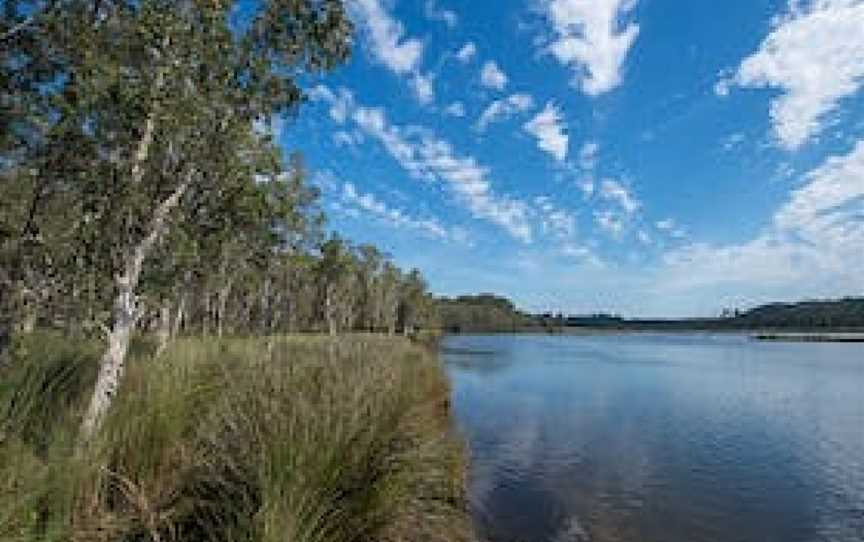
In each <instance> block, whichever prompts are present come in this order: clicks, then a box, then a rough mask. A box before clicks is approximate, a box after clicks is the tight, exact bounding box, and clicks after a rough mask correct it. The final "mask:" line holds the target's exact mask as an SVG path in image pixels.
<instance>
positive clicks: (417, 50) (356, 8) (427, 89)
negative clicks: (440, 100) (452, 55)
mask: <svg viewBox="0 0 864 542" xmlns="http://www.w3.org/2000/svg"><path fill="white" fill-rule="evenodd" d="M348 6H349V9H350V10H351V12H352V14H353V15H354V18H355V19H356V20H358V21H359V26H361V27H362V28H363V29H365V36H366V44H367V47H368V49H369V51H370V53H371V55H372V57H373V58H374V59H375V60H376V61H377V62H378V63H380V64H381V65H383V66H385V67H386V68H387V69H389V70H390V71H392V72H393V73H395V74H396V75H398V76H401V77H410V79H409V81H408V83H409V85H410V86H411V89H412V90H413V91H414V95H415V96H416V97H417V100H418V101H419V102H420V103H421V104H422V105H428V104H430V103H432V102H433V101H434V100H435V88H434V86H433V84H432V83H433V81H432V77H431V76H430V75H428V74H426V75H424V74H423V73H421V63H422V60H423V50H424V48H425V46H424V43H423V41H421V40H419V39H417V38H409V37H406V35H405V27H404V25H403V24H402V23H401V22H399V21H397V20H396V19H395V18H393V16H392V15H391V14H390V13H389V12H388V11H387V9H386V8H385V5H384V4H382V1H381V0H349V2H348Z"/></svg>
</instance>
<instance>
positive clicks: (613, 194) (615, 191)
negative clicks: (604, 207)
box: [600, 179, 642, 215]
mask: <svg viewBox="0 0 864 542" xmlns="http://www.w3.org/2000/svg"><path fill="white" fill-rule="evenodd" d="M600 196H601V197H602V198H603V199H605V200H607V201H612V202H615V203H617V204H618V205H620V206H621V208H622V209H623V210H624V211H625V212H626V213H627V214H628V215H632V214H634V213H635V212H636V211H638V210H639V207H641V206H642V203H641V202H640V201H639V200H638V199H637V198H636V197H635V196H634V195H633V194H632V193H631V192H630V190H628V189H627V187H626V186H624V185H623V184H621V183H620V182H618V181H616V180H614V179H603V180H602V181H601V182H600Z"/></svg>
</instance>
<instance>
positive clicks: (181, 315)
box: [171, 294, 186, 339]
mask: <svg viewBox="0 0 864 542" xmlns="http://www.w3.org/2000/svg"><path fill="white" fill-rule="evenodd" d="M185 318H186V294H181V295H180V303H178V304H177V314H175V315H174V326H173V327H172V328H171V338H172V339H176V338H177V336H178V335H180V330H181V329H182V327H183V320H184V319H185Z"/></svg>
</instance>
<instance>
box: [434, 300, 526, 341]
mask: <svg viewBox="0 0 864 542" xmlns="http://www.w3.org/2000/svg"><path fill="white" fill-rule="evenodd" d="M437 309H438V316H439V319H440V323H441V327H442V328H443V329H444V330H445V331H447V332H451V333H460V332H461V333H465V332H483V331H520V330H523V329H525V328H526V327H531V326H534V325H536V323H537V320H536V319H535V318H533V317H531V316H529V315H527V314H525V313H523V312H520V311H518V310H517V309H516V307H515V305H514V304H513V302H511V301H510V300H509V299H506V298H504V297H500V296H496V295H493V294H479V295H464V296H459V297H456V298H446V297H444V298H440V299H438V300H437Z"/></svg>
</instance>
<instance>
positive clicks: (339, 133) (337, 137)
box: [333, 130, 363, 147]
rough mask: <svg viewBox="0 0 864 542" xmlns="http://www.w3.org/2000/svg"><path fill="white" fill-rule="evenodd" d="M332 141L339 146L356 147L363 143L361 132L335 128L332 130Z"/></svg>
mask: <svg viewBox="0 0 864 542" xmlns="http://www.w3.org/2000/svg"><path fill="white" fill-rule="evenodd" d="M333 142H334V143H336V144H337V145H339V146H340V147H356V146H357V145H360V144H361V143H363V134H361V133H360V132H348V131H345V130H336V131H335V132H333Z"/></svg>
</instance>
